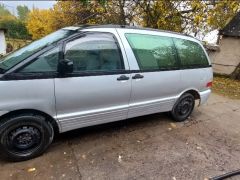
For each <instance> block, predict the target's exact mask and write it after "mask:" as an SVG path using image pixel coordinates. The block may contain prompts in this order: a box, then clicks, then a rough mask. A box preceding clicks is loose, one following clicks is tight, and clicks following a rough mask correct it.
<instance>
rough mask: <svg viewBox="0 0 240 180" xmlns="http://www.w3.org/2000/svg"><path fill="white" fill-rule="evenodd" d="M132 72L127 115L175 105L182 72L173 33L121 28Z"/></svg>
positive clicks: (160, 110) (147, 112)
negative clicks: (161, 33)
mask: <svg viewBox="0 0 240 180" xmlns="http://www.w3.org/2000/svg"><path fill="white" fill-rule="evenodd" d="M118 32H119V34H120V36H121V38H122V40H123V43H124V45H125V50H126V52H127V55H128V59H129V63H130V69H131V72H132V93H131V99H130V107H129V113H128V117H135V116H140V115H145V114H151V113H156V112H164V111H169V110H171V109H172V107H173V105H174V103H175V100H176V98H177V95H178V94H179V83H180V72H179V62H178V59H177V56H176V50H175V46H174V44H173V40H172V38H171V37H166V36H164V35H159V34H158V32H154V31H151V34H149V31H145V30H139V31H137V30H119V31H118Z"/></svg>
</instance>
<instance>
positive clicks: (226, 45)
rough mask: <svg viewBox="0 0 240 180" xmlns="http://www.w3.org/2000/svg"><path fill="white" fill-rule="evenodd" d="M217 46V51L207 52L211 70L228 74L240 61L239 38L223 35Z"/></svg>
mask: <svg viewBox="0 0 240 180" xmlns="http://www.w3.org/2000/svg"><path fill="white" fill-rule="evenodd" d="M219 46H220V51H219V52H217V51H216V52H210V53H209V57H210V59H211V61H212V64H213V71H214V72H215V73H220V74H227V75H230V74H231V73H232V72H233V71H234V70H235V69H236V67H237V66H238V64H239V63H240V38H235V37H223V38H222V39H221V41H220V45H219Z"/></svg>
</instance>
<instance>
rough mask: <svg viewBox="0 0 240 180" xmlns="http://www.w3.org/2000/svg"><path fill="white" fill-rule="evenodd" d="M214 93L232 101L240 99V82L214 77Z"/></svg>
mask: <svg viewBox="0 0 240 180" xmlns="http://www.w3.org/2000/svg"><path fill="white" fill-rule="evenodd" d="M212 90H213V92H215V93H217V94H220V95H223V96H227V97H230V98H232V99H240V81H239V80H232V79H229V78H227V77H218V76H217V77H214V79H213V87H212Z"/></svg>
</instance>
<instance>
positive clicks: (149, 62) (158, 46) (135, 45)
mask: <svg viewBox="0 0 240 180" xmlns="http://www.w3.org/2000/svg"><path fill="white" fill-rule="evenodd" d="M125 36H126V38H127V40H128V42H129V44H130V46H131V48H132V50H133V52H134V55H135V57H136V59H137V61H138V64H139V67H140V69H141V70H164V69H176V68H177V67H178V62H177V58H176V53H175V47H174V44H173V41H172V39H171V38H170V37H163V36H155V35H146V34H130V33H129V34H125Z"/></svg>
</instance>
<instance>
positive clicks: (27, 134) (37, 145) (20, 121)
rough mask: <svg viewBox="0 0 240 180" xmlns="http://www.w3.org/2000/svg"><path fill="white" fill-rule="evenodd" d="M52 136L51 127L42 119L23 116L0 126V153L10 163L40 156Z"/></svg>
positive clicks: (9, 119) (36, 116)
mask: <svg viewBox="0 0 240 180" xmlns="http://www.w3.org/2000/svg"><path fill="white" fill-rule="evenodd" d="M53 136H54V130H53V127H52V125H51V124H50V123H49V122H47V121H46V120H45V118H44V117H42V116H38V115H31V114H23V115H19V116H16V117H11V118H8V119H5V120H3V121H2V122H1V124H0V151H2V153H3V155H5V156H6V157H7V158H8V159H10V160H12V161H23V160H28V159H32V158H34V157H37V156H39V155H41V154H42V153H43V152H44V151H45V150H46V148H47V147H48V146H49V145H50V144H51V142H52V140H53Z"/></svg>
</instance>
